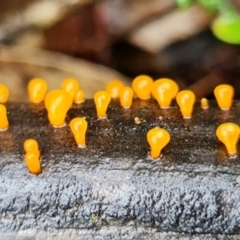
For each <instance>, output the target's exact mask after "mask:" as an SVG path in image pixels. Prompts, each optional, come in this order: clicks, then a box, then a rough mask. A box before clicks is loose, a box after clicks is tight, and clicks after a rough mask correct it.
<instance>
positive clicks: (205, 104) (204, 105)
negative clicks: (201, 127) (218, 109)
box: [201, 98, 209, 109]
mask: <svg viewBox="0 0 240 240" xmlns="http://www.w3.org/2000/svg"><path fill="white" fill-rule="evenodd" d="M201 108H202V109H208V108H209V104H208V100H207V99H206V98H202V99H201Z"/></svg>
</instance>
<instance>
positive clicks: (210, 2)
mask: <svg viewBox="0 0 240 240" xmlns="http://www.w3.org/2000/svg"><path fill="white" fill-rule="evenodd" d="M198 2H199V4H201V5H202V6H203V7H205V8H207V9H208V10H210V11H217V10H218V9H219V7H220V6H221V5H223V4H225V2H226V0H198Z"/></svg>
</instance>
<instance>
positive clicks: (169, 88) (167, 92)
mask: <svg viewBox="0 0 240 240" xmlns="http://www.w3.org/2000/svg"><path fill="white" fill-rule="evenodd" d="M178 91H179V87H178V85H177V83H176V82H175V81H173V80H171V79H168V78H161V79H159V80H157V81H155V82H154V83H153V85H152V95H153V96H154V97H155V98H156V99H157V101H158V104H159V106H160V107H161V108H169V107H170V105H171V102H172V100H173V99H174V98H175V97H176V95H177V93H178Z"/></svg>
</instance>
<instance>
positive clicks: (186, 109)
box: [176, 90, 196, 119]
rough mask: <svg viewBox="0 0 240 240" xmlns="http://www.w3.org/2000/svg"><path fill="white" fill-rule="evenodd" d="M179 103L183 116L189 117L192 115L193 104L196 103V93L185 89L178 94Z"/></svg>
mask: <svg viewBox="0 0 240 240" xmlns="http://www.w3.org/2000/svg"><path fill="white" fill-rule="evenodd" d="M176 99H177V103H178V105H179V107H180V111H181V113H182V115H183V118H185V119H189V118H191V117H192V111H193V106H194V103H195V99H196V97H195V94H194V93H193V92H192V91H190V90H183V91H181V92H179V93H178V94H177V97H176Z"/></svg>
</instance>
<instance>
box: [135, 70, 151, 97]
mask: <svg viewBox="0 0 240 240" xmlns="http://www.w3.org/2000/svg"><path fill="white" fill-rule="evenodd" d="M152 84H153V79H152V78H151V77H149V76H147V75H140V76H138V77H136V78H134V79H133V82H132V88H133V91H134V92H135V93H136V95H137V97H138V98H140V99H143V100H146V99H150V98H151V90H152Z"/></svg>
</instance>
